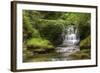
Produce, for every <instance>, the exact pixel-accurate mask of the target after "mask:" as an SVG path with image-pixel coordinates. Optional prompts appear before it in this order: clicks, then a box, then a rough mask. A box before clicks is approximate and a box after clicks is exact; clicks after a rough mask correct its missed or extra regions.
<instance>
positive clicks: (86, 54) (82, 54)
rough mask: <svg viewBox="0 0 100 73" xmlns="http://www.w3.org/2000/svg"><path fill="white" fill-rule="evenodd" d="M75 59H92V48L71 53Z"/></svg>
mask: <svg viewBox="0 0 100 73" xmlns="http://www.w3.org/2000/svg"><path fill="white" fill-rule="evenodd" d="M69 56H70V57H72V59H73V60H77V59H90V57H91V56H90V49H84V50H81V51H78V52H76V53H73V54H71V55H69Z"/></svg>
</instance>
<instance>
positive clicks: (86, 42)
mask: <svg viewBox="0 0 100 73" xmlns="http://www.w3.org/2000/svg"><path fill="white" fill-rule="evenodd" d="M85 46H87V47H90V46H91V37H90V36H88V37H86V38H85V39H84V40H82V41H81V42H80V47H85Z"/></svg>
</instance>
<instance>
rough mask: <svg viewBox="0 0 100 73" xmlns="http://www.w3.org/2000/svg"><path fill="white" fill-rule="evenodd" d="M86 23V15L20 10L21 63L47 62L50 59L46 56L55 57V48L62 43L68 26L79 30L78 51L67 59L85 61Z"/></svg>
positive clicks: (87, 44) (87, 55)
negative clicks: (63, 33) (21, 20)
mask: <svg viewBox="0 0 100 73" xmlns="http://www.w3.org/2000/svg"><path fill="white" fill-rule="evenodd" d="M90 19H91V15H90V13H75V12H53V11H34V10H23V61H27V60H33V59H34V61H45V60H46V61H47V60H49V58H50V57H53V56H52V55H49V54H48V53H55V47H56V46H58V45H60V44H61V43H62V41H63V38H62V35H61V34H62V32H63V31H64V28H65V27H67V26H68V25H72V24H73V25H75V26H78V28H79V32H80V49H81V50H80V51H79V52H77V53H74V54H72V55H71V56H73V57H74V58H75V59H83V58H84V59H89V58H90V47H91V45H90V44H91V35H90ZM46 54H48V55H46ZM42 55H43V57H42ZM44 55H45V56H48V57H44Z"/></svg>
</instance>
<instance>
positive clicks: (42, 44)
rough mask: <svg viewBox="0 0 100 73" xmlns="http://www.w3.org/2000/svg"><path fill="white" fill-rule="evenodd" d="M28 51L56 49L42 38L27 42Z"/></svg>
mask: <svg viewBox="0 0 100 73" xmlns="http://www.w3.org/2000/svg"><path fill="white" fill-rule="evenodd" d="M27 48H28V50H32V51H46V50H50V49H54V46H53V45H52V43H51V42H50V41H48V40H46V39H42V38H32V39H30V40H28V42H27Z"/></svg>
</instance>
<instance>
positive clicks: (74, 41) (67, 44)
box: [56, 25, 80, 59]
mask: <svg viewBox="0 0 100 73" xmlns="http://www.w3.org/2000/svg"><path fill="white" fill-rule="evenodd" d="M62 36H63V43H62V44H61V45H60V46H58V47H57V48H56V51H57V52H58V53H60V54H61V55H62V57H66V56H68V55H70V54H72V53H75V52H76V51H79V50H80V47H79V42H80V37H79V30H78V27H75V26H74V25H70V26H68V27H67V28H65V29H64V31H63V32H62ZM63 59H64V58H63ZM65 59H66V58H65Z"/></svg>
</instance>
